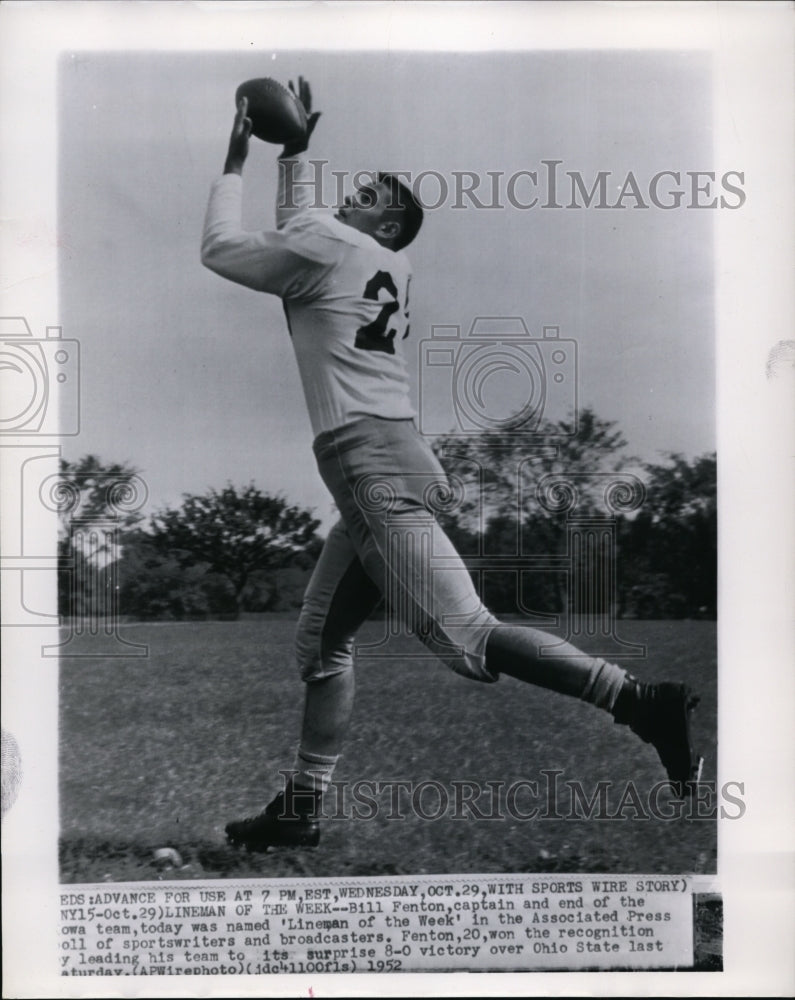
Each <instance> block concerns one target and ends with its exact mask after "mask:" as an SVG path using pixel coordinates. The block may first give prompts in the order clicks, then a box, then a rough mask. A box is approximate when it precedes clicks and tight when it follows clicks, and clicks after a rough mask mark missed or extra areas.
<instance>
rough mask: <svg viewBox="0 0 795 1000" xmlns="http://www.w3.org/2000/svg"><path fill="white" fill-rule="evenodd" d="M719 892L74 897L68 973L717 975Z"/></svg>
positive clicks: (98, 888)
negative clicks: (706, 972) (599, 972)
mask: <svg viewBox="0 0 795 1000" xmlns="http://www.w3.org/2000/svg"><path fill="white" fill-rule="evenodd" d="M711 888H713V886H712V882H711V880H710V879H708V878H706V877H701V876H695V877H694V876H659V875H656V876H643V875H629V876H615V875H606V876H600V875H595V876H594V875H570V874H560V875H554V874H553V875H511V876H507V877H506V876H503V877H495V876H474V877H470V876H466V877H465V876H460V877H442V878H439V877H428V876H417V877H401V878H393V879H377V880H374V879H348V880H336V879H319V880H317V881H313V882H307V881H306V880H301V881H289V880H263V881H247V882H241V883H238V884H231V885H230V884H224V885H222V886H219V885H217V884H214V883H207V882H204V883H181V882H170V883H165V882H156V883H145V884H141V883H135V884H132V883H131V884H127V885H116V886H113V887H112V888H111V887H109V886H108V885H102V884H98V885H75V886H64V887H63V889H62V892H61V896H60V951H61V953H60V956H59V965H60V972H61V974H62V975H64V976H152V975H184V976H191V975H195V976H221V975H272V974H282V975H294V974H306V973H314V974H326V973H356V972H363V973H379V972H460V971H478V972H505V971H514V972H517V971H518V972H540V971H585V970H605V971H606V970H649V971H650V970H658V971H659V970H679V971H692V970H694V969H699V968H701V969H709V970H711V971H713V970H715V969H716V968H720V966H721V965H722V958H721V955H722V907H721V901H720V896H719V895H718V894H717V893H715V892H712V891H709V890H710V889H711ZM705 900H707V901H708V903H709V906H707V907H705V906H704V905H703V904H704V901H705ZM704 915H706V916H708V918H709V924H710V926H709V927H708V928H706V929H705V926H704V920H702V919H701V918H702V916H704Z"/></svg>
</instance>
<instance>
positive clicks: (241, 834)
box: [226, 786, 320, 851]
mask: <svg viewBox="0 0 795 1000" xmlns="http://www.w3.org/2000/svg"><path fill="white" fill-rule="evenodd" d="M319 812H320V795H318V794H316V793H314V792H311V791H306V792H303V791H301V790H300V789H299V790H295V789H293V788H292V787H289V786H288V789H287V790H286V791H285V792H279V794H278V795H277V796H276V798H275V799H274V800H273V801H272V802H271V803H270V804H269V805H267V806H266V807H265V811H264V812H262V813H260V814H259V816H249V817H248V818H247V819H240V820H233V822H231V823H227V824H226V839H227V840H228V841H229V843H230V844H231V845H232V846H233V847H245V848H247V849H248V850H249V851H267V849H268V848H269V847H317V845H318V843H319V842H320V823H319V822H318V814H319Z"/></svg>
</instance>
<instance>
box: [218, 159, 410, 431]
mask: <svg viewBox="0 0 795 1000" xmlns="http://www.w3.org/2000/svg"><path fill="white" fill-rule="evenodd" d="M309 169H310V168H309V164H308V163H307V162H306V160H304V159H296V160H292V161H284V160H280V161H279V197H278V201H277V211H276V224H277V228H276V230H272V231H267V230H266V231H263V232H245V231H244V230H243V229H242V227H241V196H242V180H241V178H240V176H239V175H238V174H225V175H224V176H223V177H220V178H218V180H216V181H215V183H214V184H213V186H212V189H211V192H210V201H209V205H208V207H207V215H206V219H205V223H204V235H203V238H202V262H203V263H204V264H205V265H206V266H207V267H209V268H210V269H211V270H213V271H215V272H216V273H217V274H220V275H222V276H223V277H225V278H229V279H230V280H232V281H236V282H238V283H239V284H241V285H245V286H246V287H248V288H253V289H255V290H257V291H260V292H270V293H272V294H274V295H278V296H280V297H281V298H282V299H283V301H284V306H285V312H286V314H287V322H288V325H289V329H290V334H291V337H292V341H293V346H294V348H295V353H296V357H297V359H298V369H299V372H300V375H301V381H302V383H303V387H304V393H305V395H306V402H307V407H308V409H309V418H310V421H311V423H312V429H313V431H314V433H315V435H318V434H320V433H321V432H323V431H329V430H334V429H336V428H338V427H342V426H344V425H345V424H349V423H352V422H353V421H354V420H356V419H358V418H360V417H362V416H378V417H389V418H405V417H413V416H414V410H413V408H412V406H411V401H410V398H409V378H408V373H407V370H406V363H405V361H404V359H403V357H402V354H401V350H400V345H401V341H402V340H403V339H404V338H405V337H407V336H408V329H409V320H408V286H409V280H410V277H411V273H410V270H409V263H408V259H407V257H406V255H405V254H404V253H402V252H400V251H398V252H395V251H393V250H388V249H387V248H386V247H382V246H381V245H380V244H379V243H378V242H377V241H376V240H375V239H373V238H372V237H371V236H368V235H367V234H365V233H361V232H359V231H358V230H357V229H353V228H352V227H351V226H347V225H345V224H344V223H343V222H340V221H339V220H338V219H335V218H333V217H332V215H331V214H330V213H329V212H327V211H324V210H322V209H317V208H310V207H309V206H308V204H307V202H308V201H309V198H310V197H311V193H312V192H313V191H314V186H313V185H312V184H311V183H308V182H307V172H308V171H309ZM288 170H294V171H295V173H294V174H293V177H292V181H293V185H296V184H297V186H291V191H290V198H291V202H290V204H291V207H290V208H286V207H285V205H286V204H287V197H286V187H287V181H288V179H289V178H288V174H287V171H288ZM301 182H303V183H301Z"/></svg>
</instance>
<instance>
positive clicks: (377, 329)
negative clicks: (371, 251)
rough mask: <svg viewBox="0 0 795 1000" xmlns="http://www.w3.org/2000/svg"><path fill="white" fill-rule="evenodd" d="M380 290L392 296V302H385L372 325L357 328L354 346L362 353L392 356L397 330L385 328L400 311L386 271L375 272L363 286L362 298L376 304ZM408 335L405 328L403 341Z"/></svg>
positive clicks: (393, 283) (390, 278)
mask: <svg viewBox="0 0 795 1000" xmlns="http://www.w3.org/2000/svg"><path fill="white" fill-rule="evenodd" d="M382 288H384V289H386V291H387V292H388V293H389V294H390V295H391V296H392V300H391V301H390V302H385V303H384V304H383V305H382V306H381V310H380V312H379V313H378V315H377V316H376V318H375V319H374V320H373V321H372V323H367V324H366V325H365V326H360V327H359V329H358V330H357V331H356V344H355V346H356V347H359V348H361V350H363V351H383V353H384V354H394V353H395V337H396V336H397V330H395V329H389V330H388V329H387V327H388V325H389V319H390V317H391V316H393V315H394V314H395V313H396V312H397V311H398V309H400V303H399V302H398V297H397V288H396V287H395V282H394V281H393V280H392V275H391V274H390V273H389V272H388V271H376V273H375V274H374V275H373V276H372V278H370V280H369V281H368V282H367V284H366V285H365V286H364V298H366V299H372V300H373V301H374V302H377V301H378V293H379V292H380V291H381V289H382ZM406 315H407V316H408V286H407V287H406ZM408 335H409V328H408V327H406V332H405V333H404V334H403V339H404V340H405V339H406V337H408Z"/></svg>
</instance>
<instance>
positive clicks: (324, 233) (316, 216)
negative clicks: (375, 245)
mask: <svg viewBox="0 0 795 1000" xmlns="http://www.w3.org/2000/svg"><path fill="white" fill-rule="evenodd" d="M282 232H283V233H284V236H285V238H286V240H287V242H288V246H289V247H290V249H292V250H294V251H295V252H296V253H299V254H300V255H301V256H302V257H308V258H309V259H310V260H313V261H316V262H317V263H318V264H333V263H334V262H335V261H336V260H339V258H340V257H341V256H342V254H343V253H345V251H346V250H347V248H348V247H350V246H365V245H366V244H367V243H372V239H371V237H369V236H366V235H365V234H364V233H360V232H359V231H358V230H356V229H352V228H351V227H350V226H346V225H344V223H342V222H339V221H338V220H337V219H335V218H334V217H333V216H332V215H331V214H330V213H328V212H323V211H318V210H316V209H313V210H312V211H303V212H298V213H297V214H296V215H294V216H293V217H292V218H291V219H290V220H289V221H288V222H287V224H286V225H285V226H284V229H283V230H282Z"/></svg>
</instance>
